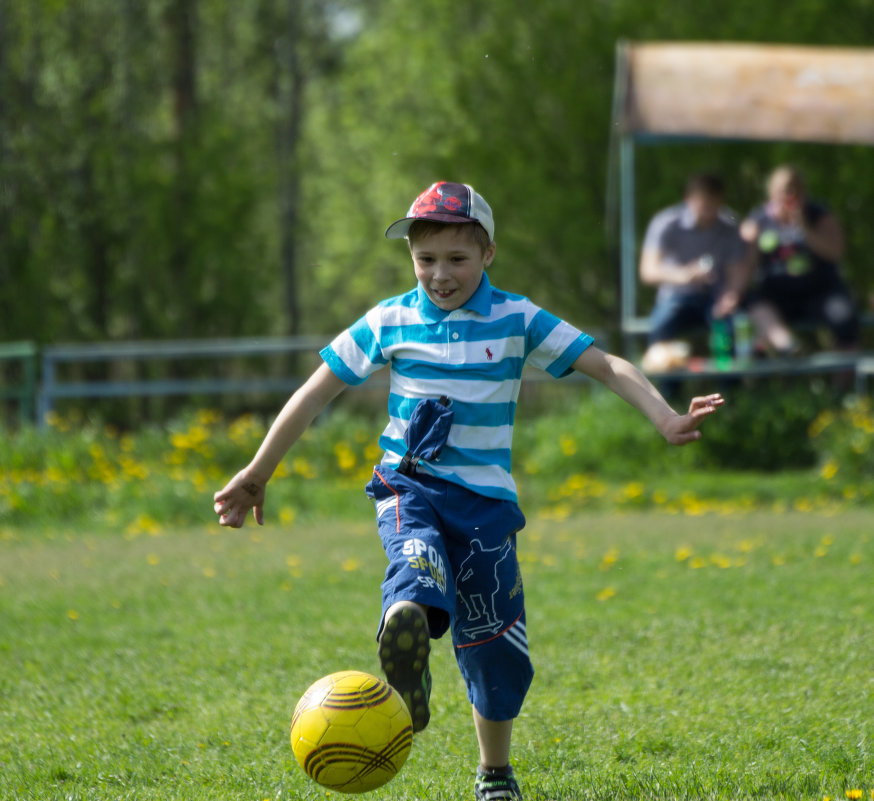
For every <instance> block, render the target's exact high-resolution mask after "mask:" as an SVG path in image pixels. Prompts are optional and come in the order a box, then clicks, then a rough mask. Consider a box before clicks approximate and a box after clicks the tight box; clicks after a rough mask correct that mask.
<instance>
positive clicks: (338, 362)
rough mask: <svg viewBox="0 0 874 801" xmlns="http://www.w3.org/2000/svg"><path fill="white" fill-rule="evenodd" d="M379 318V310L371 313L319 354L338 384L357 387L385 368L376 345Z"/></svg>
mask: <svg viewBox="0 0 874 801" xmlns="http://www.w3.org/2000/svg"><path fill="white" fill-rule="evenodd" d="M379 317H380V314H379V308H378V307H377V308H374V309H371V310H370V311H369V312H367V314H365V315H364V316H363V317H362V318H361V319H359V320H358V321H357V322H355V323H354V324H353V325H352V326H350V327H349V328H347V329H346V330H345V331H343V333H341V334H339V335H338V336H337V337H335V338H334V340H333V341H332V342H331V343H330V344H329V345H327V346H325V347H324V348H322V350H321V351H319V356H321V357H322V359H323V360H324V362H325V364H327V365H328V367H330V368H331V371H332V372H333V373H334V375H336V376H337V377H338V378H339V379H340V380H341V381H344V382H345V383H347V384H350V385H352V386H357V385H358V384H362V383H364V381H365V380H366V379H367V377H368V376H370V375H371V374H372V373H375V372H376V371H377V370H379V369H380V368H381V367H384V366H385V365H386V364H388V360H387V359H386V358H385V355H384V354H383V351H382V346H381V344H380V342H379V330H380V325H379Z"/></svg>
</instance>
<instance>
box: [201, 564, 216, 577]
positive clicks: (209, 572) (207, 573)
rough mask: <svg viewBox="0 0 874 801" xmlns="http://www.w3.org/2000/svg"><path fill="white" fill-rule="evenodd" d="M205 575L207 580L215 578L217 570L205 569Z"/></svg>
mask: <svg viewBox="0 0 874 801" xmlns="http://www.w3.org/2000/svg"><path fill="white" fill-rule="evenodd" d="M203 575H204V576H205V577H206V578H210V579H211V578H215V568H214V567H210V566H207V567H205V568H203Z"/></svg>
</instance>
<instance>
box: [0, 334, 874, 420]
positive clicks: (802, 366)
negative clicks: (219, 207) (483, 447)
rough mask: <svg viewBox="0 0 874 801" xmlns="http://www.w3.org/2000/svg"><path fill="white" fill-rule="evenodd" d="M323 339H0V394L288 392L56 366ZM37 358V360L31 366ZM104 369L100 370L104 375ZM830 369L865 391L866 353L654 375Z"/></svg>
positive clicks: (196, 355) (210, 356) (270, 352)
mask: <svg viewBox="0 0 874 801" xmlns="http://www.w3.org/2000/svg"><path fill="white" fill-rule="evenodd" d="M329 339H330V337H328V336H300V337H250V338H225V339H210V340H173V341H137V342H106V343H88V344H66V345H48V346H45V347H42V348H38V347H37V345H35V344H34V343H32V342H11V343H5V344H0V368H2V370H0V401H4V402H6V403H11V404H14V405H17V410H18V415H19V417H20V419H21V420H22V421H35V422H36V423H37V424H38V425H44V424H45V422H46V419H47V417H48V416H49V414H50V413H51V412H52V411H53V409H54V408H55V404H56V402H57V401H59V400H62V399H104V398H124V397H158V396H173V395H176V396H183V395H191V396H197V395H227V394H240V395H244V394H252V393H263V394H267V393H276V394H279V393H282V394H290V393H291V392H293V391H294V390H295V389H297V388H298V387H299V386H300V385H301V383H302V381H303V379H302V377H301V376H300V375H288V376H269V375H263V376H257V375H256V376H246V377H240V376H239V375H229V376H225V377H205V378H204V377H180V378H168V377H153V378H120V377H102V378H96V379H83V378H81V377H77V378H75V379H73V380H70V379H68V378H67V377H66V376H65V375H64V372H65V370H64V367H68V366H70V365H74V364H85V363H91V364H96V365H103V366H104V367H105V366H106V365H108V364H111V363H117V362H121V363H126V364H127V365H128V366H130V365H136V364H144V363H147V362H157V361H163V362H165V363H166V364H168V365H173V364H174V363H175V362H178V361H180V360H213V361H216V360H227V359H236V358H241V357H265V356H274V357H275V356H287V355H291V354H302V353H313V354H314V353H316V352H318V350H319V349H320V348H321V347H322V346H323V345H325V344H326V343H327V342H328V341H329ZM38 365H41V369H40V370H39V371H38V369H37V368H38ZM110 372H111V371H107V370H102V371H101V373H102V374H104V375H108V374H109V373H110ZM836 372H843V373H851V374H853V375H854V376H855V390H856V392H857V393H859V394H864V393H867V391H868V381H869V379H870V377H871V376H872V375H874V355H872V354H870V353H860V354H828V353H821V354H814V355H813V356H810V357H808V358H804V359H792V360H783V361H766V362H758V363H752V364H746V365H740V364H735V365H733V366H732V367H731V368H729V369H728V370H718V369H715V368H712V366H711V367H707V366H705V368H704V369H703V370H700V371H697V372H692V371H688V370H683V371H677V372H674V373H670V374H662V375H660V376H654V377H658V378H672V379H676V380H698V379H719V378H720V377H725V378H727V377H735V378H767V377H769V376H774V375H783V376H786V375H789V376H792V375H794V376H805V375H812V374H827V373H836ZM38 373H39V380H37V375H38ZM526 377H527V378H528V379H529V380H533V381H535V382H536V381H538V380H540V379H545V376H544V375H540V374H539V372H538V371H531V373H530V374H526Z"/></svg>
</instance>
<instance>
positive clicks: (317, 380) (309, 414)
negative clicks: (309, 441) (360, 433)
mask: <svg viewBox="0 0 874 801" xmlns="http://www.w3.org/2000/svg"><path fill="white" fill-rule="evenodd" d="M347 386H348V384H346V383H345V382H344V381H342V380H341V379H340V378H338V377H337V376H336V375H335V374H334V373H333V371H332V370H331V368H330V367H328V365H327V364H322V365H321V366H320V367H319V368H318V369H317V370H316V371H315V372H314V373H313V374H312V375H311V376H310V377H309V379H308V380H307V382H306V383H305V384H304V385H303V386H302V387H301V388H300V389H298V390H297V392H295V393H294V394H293V395H292V396H291V397H290V398H289V399H288V402H287V403H286V404H285V406H284V407H283V408H282V411H280V413H279V416H278V417H277V418H276V420H275V421H274V422H273V425H272V426H270V430H269V431H268V432H267V435H266V436H265V437H264V441H263V442H262V443H261V447H260V448H258V452H257V453H256V454H255V457H254V458H253V459H252V461H251V462H250V463H249V465H248V466H247V467H245V468H243V470H241V471H240V472H239V473H237V475H236V476H234V477H233V478H232V479H231V480H230V481H229V482H228V483H227V485H226V486H225V488H224V489H222V490H220V491H219V492H217V493H216V494H215V495H214V496H213V501H214V502H215V503H214V507H213V508H214V509H215V513H216V514H217V515H219V523H220V524H221V525H223V526H231V527H233V528H239V527H240V526H242V525H243V523H244V522H245V520H246V515H248V513H249V510H250V509H253V510H254V514H255V520H256V522H257V523H258V524H259V525H263V523H264V489H265V487H266V486H267V482H268V481H269V480H270V477H271V476H272V475H273V473H274V471H275V470H276V467H277V466H278V465H279V463H280V462H281V461H282V458H283V456H285V454H286V453H287V451H288V449H289V448H290V447H291V446H292V445H294V443H295V442H297V440H298V438H299V437H300V435H301V434H303V432H304V431H305V430H306V428H307V426H308V425H309V424H310V423H311V422H312V421H313V420H315V418H316V416H317V415H318V414H319V412H321V411H322V409H324V408H325V406H327V405H328V404H329V403H330V402H331V401H332V400H333V399H334V398H336V397H337V395H339V394H340V393H341V392H342V391H343V390H344V389H345V388H346V387H347Z"/></svg>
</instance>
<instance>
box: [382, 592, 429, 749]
mask: <svg viewBox="0 0 874 801" xmlns="http://www.w3.org/2000/svg"><path fill="white" fill-rule="evenodd" d="M430 651H431V644H430V635H429V632H428V609H427V607H425V606H422V605H421V604H417V603H415V602H413V601H396V602H395V603H393V604H392V605H391V606H390V607H389V608H388V610H387V611H386V613H385V617H384V619H383V624H382V631H381V632H380V634H379V662H380V665H381V666H382V670H383V672H384V673H385V677H386V680H387V681H388V683H389V684H390V685H391V686H392V687H394V689H395V690H396V691H397V692H398V693H400V696H401V698H403V699H404V703H406V705H407V709H408V710H409V712H410V717H411V718H412V720H413V731H414V732H418V731H422V729H424V728H425V727H426V726H427V725H428V721H429V720H430V719H431V710H430V707H429V702H430V700H431V670H430V668H429V667H428V654H429V653H430Z"/></svg>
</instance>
